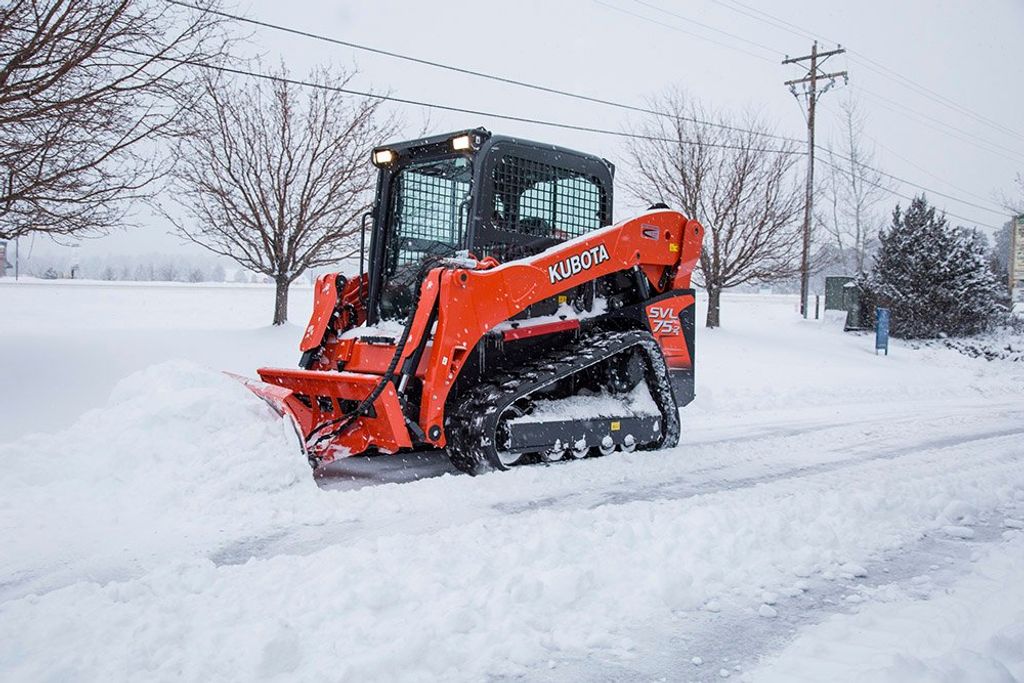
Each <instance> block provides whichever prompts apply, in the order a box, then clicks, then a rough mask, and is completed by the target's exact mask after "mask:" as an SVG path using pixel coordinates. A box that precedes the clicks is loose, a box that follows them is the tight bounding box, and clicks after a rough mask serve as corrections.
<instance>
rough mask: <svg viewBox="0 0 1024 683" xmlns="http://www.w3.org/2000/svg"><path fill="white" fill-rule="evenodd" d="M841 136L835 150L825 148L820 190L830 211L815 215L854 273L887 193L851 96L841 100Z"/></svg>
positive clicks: (863, 261) (877, 224)
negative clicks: (825, 168)
mask: <svg viewBox="0 0 1024 683" xmlns="http://www.w3.org/2000/svg"><path fill="white" fill-rule="evenodd" d="M840 108H841V111H842V124H843V128H842V138H841V141H840V142H839V144H837V145H835V148H837V150H838V151H827V152H826V153H825V154H826V162H827V166H828V168H829V171H830V172H829V174H828V176H827V177H826V180H825V183H824V187H823V188H822V190H821V191H822V192H823V194H824V195H825V199H826V202H825V204H826V206H827V207H828V210H829V214H830V215H821V214H819V215H818V220H817V222H818V223H819V224H820V225H822V226H824V228H825V230H826V231H827V232H828V233H829V235H830V236H831V238H832V241H833V244H834V245H835V247H836V248H837V251H838V256H839V259H840V260H841V261H842V263H843V266H844V267H846V268H849V269H852V270H853V272H855V273H860V272H863V271H864V269H865V266H866V263H867V257H868V246H869V242H870V240H871V239H872V238H873V236H874V235H877V234H878V231H879V229H880V228H881V227H882V226H883V225H884V224H885V218H884V217H883V216H882V215H881V214H880V213H879V212H878V211H877V210H876V207H877V206H878V204H879V202H881V201H882V200H883V199H885V197H886V195H887V194H888V188H889V182H888V180H887V179H886V176H885V175H884V174H882V173H881V172H879V171H877V170H875V168H874V163H875V153H874V150H873V149H872V148H871V147H869V146H868V145H867V144H865V142H864V137H865V135H864V126H865V120H864V116H863V115H862V114H861V113H860V111H859V110H858V108H857V103H856V101H855V100H852V99H847V100H844V101H843V103H842V104H841V105H840Z"/></svg>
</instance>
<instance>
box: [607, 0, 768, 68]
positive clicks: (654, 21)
mask: <svg viewBox="0 0 1024 683" xmlns="http://www.w3.org/2000/svg"><path fill="white" fill-rule="evenodd" d="M593 1H594V3H596V4H598V5H601V6H602V7H607V8H608V9H611V10H615V11H616V12H621V13H622V14H628V15H629V16H631V17H636V18H637V19H642V20H643V21H646V22H649V23H651V24H657V25H658V26H662V27H664V28H667V29H671V30H673V31H676V32H677V33H683V34H685V35H688V36H691V37H693V38H697V39H698V40H704V41H707V42H709V43H713V44H714V45H718V46H719V47H724V48H727V49H729V50H736V51H737V52H742V53H743V54H745V55H748V56H750V57H753V58H755V59H760V60H761V61H763V62H768V63H769V64H770V63H772V62H773V61H774V60H772V59H771V58H769V57H765V56H764V55H759V54H757V53H755V52H751V51H750V50H745V49H744V48H742V47H737V46H736V45H730V44H728V43H723V42H722V41H720V40H715V39H714V38H708V37H707V36H703V35H701V34H699V33H694V32H693V31H687V30H686V29H684V28H680V27H678V26H676V25H674V24H667V23H665V22H664V21H659V20H657V19H652V18H651V17H648V16H644V15H643V14H639V13H637V12H633V11H631V10H628V9H625V8H624V7H618V6H616V5H612V4H610V3H607V2H604V0H593Z"/></svg>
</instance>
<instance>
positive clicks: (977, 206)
mask: <svg viewBox="0 0 1024 683" xmlns="http://www.w3.org/2000/svg"><path fill="white" fill-rule="evenodd" d="M815 147H816V148H817V149H820V150H822V151H823V152H828V153H829V154H831V155H833V156H834V157H836V158H837V159H841V160H843V161H849V162H852V163H854V164H857V163H859V162H856V161H854V160H853V159H851V158H850V157H848V156H846V155H844V154H840V153H839V152H836V151H834V150H832V149H829V148H828V147H823V146H821V145H815ZM829 165H830V166H832V167H833V168H838V167H837V166H834V165H832V164H829ZM860 166H862V167H863V168H866V169H870V170H872V171H874V172H875V173H878V174H879V175H883V176H885V177H886V178H889V179H890V180H895V181H896V182H898V183H903V184H905V185H910V186H911V187H916V188H917V189H919V190H921V191H923V192H928V193H930V194H934V195H937V196H939V197H943V198H945V199H950V200H952V201H954V202H958V203H960V204H963V205H964V206H970V207H972V208H975V209H981V210H982V211H988V212H990V213H995V214H999V215H1000V216H1003V215H1005V214H1006V212H1005V211H1003V210H1002V209H993V208H990V207H987V206H982V205H981V204H975V203H974V202H969V201H967V200H966V199H961V198H960V197H954V196H953V195H950V194H946V193H944V192H940V191H939V190H935V189H932V188H930V187H925V186H924V185H920V184H918V183H915V182H911V181H909V180H907V179H905V178H900V177H899V176H895V175H893V174H891V173H886V172H885V171H883V170H881V169H877V168H874V167H872V166H868V165H867V164H860ZM840 170H842V169H840ZM843 172H844V173H845V170H843ZM967 194H970V193H967ZM965 220H966V219H965Z"/></svg>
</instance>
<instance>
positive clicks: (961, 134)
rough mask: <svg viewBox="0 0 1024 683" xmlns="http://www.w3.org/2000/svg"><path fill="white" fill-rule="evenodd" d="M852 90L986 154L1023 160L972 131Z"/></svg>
mask: <svg viewBox="0 0 1024 683" xmlns="http://www.w3.org/2000/svg"><path fill="white" fill-rule="evenodd" d="M854 90H856V91H857V92H860V93H862V94H864V95H866V96H867V97H868V99H871V100H874V101H875V104H876V106H880V107H882V108H883V109H888V110H889V111H891V112H893V113H895V114H899V115H901V116H904V117H907V118H909V119H911V120H916V121H917V122H918V123H920V124H922V125H924V126H926V127H928V128H931V129H932V130H936V131H939V132H940V133H942V134H943V135H949V136H952V137H954V138H956V139H957V140H961V141H963V142H966V143H967V144H969V145H971V146H972V147H976V148H977V149H980V150H981V151H983V152H986V153H988V154H994V155H996V156H998V157H1002V158H1003V159H1006V160H1007V161H1013V162H1015V163H1020V162H1021V161H1022V160H1024V154H1021V153H1020V152H1016V151H1014V150H1012V149H1007V148H1005V147H1003V146H1002V145H1000V144H999V143H996V142H992V141H991V140H987V139H985V138H982V137H979V136H977V135H974V134H972V133H968V132H967V131H964V130H961V129H959V128H957V127H956V126H953V125H951V124H948V123H945V122H944V121H942V120H940V119H937V118H935V117H933V116H929V115H928V114H922V113H921V112H918V111H916V110H914V109H911V108H910V107H908V106H906V105H905V104H902V103H900V102H896V101H893V100H890V99H888V98H886V97H883V96H882V95H879V94H878V93H875V92H873V91H871V90H866V89H864V87H863V86H854Z"/></svg>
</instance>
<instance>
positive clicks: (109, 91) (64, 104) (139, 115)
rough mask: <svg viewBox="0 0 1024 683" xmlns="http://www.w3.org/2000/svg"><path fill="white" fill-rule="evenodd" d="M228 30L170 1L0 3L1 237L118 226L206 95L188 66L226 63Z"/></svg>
mask: <svg viewBox="0 0 1024 683" xmlns="http://www.w3.org/2000/svg"><path fill="white" fill-rule="evenodd" d="M213 2H216V0H201V3H205V6H209V5H211V4H212V3H213ZM220 29H221V24H220V20H219V19H218V18H216V17H214V16H212V15H209V14H207V13H205V12H201V11H194V10H192V9H186V8H181V7H178V6H175V5H171V4H168V3H166V2H162V1H161V0H13V1H12V2H6V3H4V4H3V5H0V239H12V238H15V237H18V236H20V235H24V234H26V233H30V232H43V233H48V234H50V235H73V234H77V235H81V234H90V233H93V234H96V233H100V234H102V233H103V232H105V231H106V230H107V229H109V228H111V227H114V226H117V225H118V224H120V223H121V222H122V221H123V218H124V216H125V211H126V209H127V204H128V202H129V200H131V199H133V198H137V197H139V196H140V195H142V194H144V193H145V190H146V188H147V187H148V186H150V183H151V182H152V181H153V180H154V179H156V178H158V177H159V176H160V175H161V173H162V172H163V171H165V170H166V169H165V168H164V167H163V166H162V164H161V163H160V162H159V161H157V160H156V159H157V155H156V154H154V145H153V144H151V142H152V141H153V140H154V138H156V137H158V136H161V135H164V134H169V133H170V132H171V130H172V126H173V124H174V122H175V121H176V120H177V118H178V115H179V114H180V113H181V111H182V110H183V109H184V108H186V107H187V106H188V104H189V101H190V99H191V97H192V96H193V95H194V94H195V93H196V92H197V89H196V88H195V87H193V86H192V84H193V83H194V78H192V77H190V76H188V75H186V72H187V71H188V67H186V66H184V65H183V64H184V63H185V62H188V63H190V64H193V65H195V64H205V63H208V62H211V61H213V60H216V59H219V58H220V57H221V56H222V54H223V49H224V44H225V43H224V37H223V34H222V32H221V30H220Z"/></svg>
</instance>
